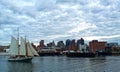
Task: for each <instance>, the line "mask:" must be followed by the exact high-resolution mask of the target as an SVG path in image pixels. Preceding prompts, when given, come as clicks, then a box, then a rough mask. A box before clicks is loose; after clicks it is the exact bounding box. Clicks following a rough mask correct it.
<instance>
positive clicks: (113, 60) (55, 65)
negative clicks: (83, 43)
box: [0, 56, 120, 72]
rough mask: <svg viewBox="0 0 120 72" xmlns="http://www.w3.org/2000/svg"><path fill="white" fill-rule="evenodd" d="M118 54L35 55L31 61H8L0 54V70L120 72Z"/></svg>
mask: <svg viewBox="0 0 120 72" xmlns="http://www.w3.org/2000/svg"><path fill="white" fill-rule="evenodd" d="M119 65H120V56H108V57H96V58H69V57H64V56H60V57H57V56H56V57H35V58H33V60H32V62H28V63H26V62H8V61H7V59H6V57H4V56H3V57H2V56H0V72H104V71H105V72H120V66H119Z"/></svg>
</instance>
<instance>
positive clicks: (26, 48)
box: [25, 36, 28, 56]
mask: <svg viewBox="0 0 120 72" xmlns="http://www.w3.org/2000/svg"><path fill="white" fill-rule="evenodd" d="M25 50H26V56H28V47H27V42H26V36H25Z"/></svg>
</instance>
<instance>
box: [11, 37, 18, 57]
mask: <svg viewBox="0 0 120 72" xmlns="http://www.w3.org/2000/svg"><path fill="white" fill-rule="evenodd" d="M18 46H19V44H18V41H17V40H16V39H15V38H14V37H13V36H12V38H11V44H10V50H9V54H10V55H18Z"/></svg>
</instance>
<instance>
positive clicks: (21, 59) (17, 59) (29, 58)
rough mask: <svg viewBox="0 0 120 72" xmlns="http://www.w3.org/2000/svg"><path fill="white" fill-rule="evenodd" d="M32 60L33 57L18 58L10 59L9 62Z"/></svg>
mask: <svg viewBox="0 0 120 72" xmlns="http://www.w3.org/2000/svg"><path fill="white" fill-rule="evenodd" d="M31 60H32V57H20V58H19V57H17V58H9V59H8V61H11V62H29V61H31Z"/></svg>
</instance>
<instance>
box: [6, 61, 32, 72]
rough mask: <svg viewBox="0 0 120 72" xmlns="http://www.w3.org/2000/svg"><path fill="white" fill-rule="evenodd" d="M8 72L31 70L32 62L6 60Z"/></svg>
mask: <svg viewBox="0 0 120 72" xmlns="http://www.w3.org/2000/svg"><path fill="white" fill-rule="evenodd" d="M7 65H8V72H33V65H32V62H27V63H25V62H8V64H7Z"/></svg>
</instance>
